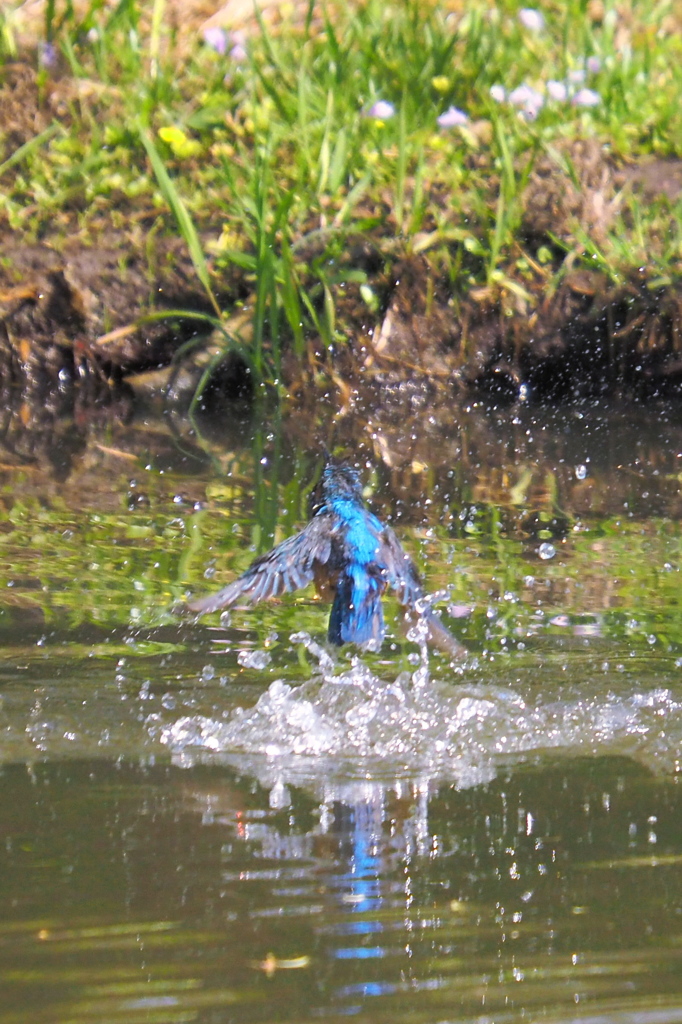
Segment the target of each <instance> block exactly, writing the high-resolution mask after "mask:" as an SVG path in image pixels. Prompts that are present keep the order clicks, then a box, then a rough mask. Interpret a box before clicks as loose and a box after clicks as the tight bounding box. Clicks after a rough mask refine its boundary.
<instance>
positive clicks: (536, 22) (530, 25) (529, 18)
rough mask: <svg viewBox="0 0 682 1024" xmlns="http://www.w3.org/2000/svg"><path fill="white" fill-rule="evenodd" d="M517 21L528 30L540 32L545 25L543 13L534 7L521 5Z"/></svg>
mask: <svg viewBox="0 0 682 1024" xmlns="http://www.w3.org/2000/svg"><path fill="white" fill-rule="evenodd" d="M519 21H520V22H521V24H522V25H523V27H524V28H527V29H528V31H529V32H542V30H543V28H544V27H545V18H544V15H543V14H541V13H540V11H536V10H535V8H534V7H522V8H521V10H520V11H519Z"/></svg>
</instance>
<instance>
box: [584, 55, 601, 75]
mask: <svg viewBox="0 0 682 1024" xmlns="http://www.w3.org/2000/svg"><path fill="white" fill-rule="evenodd" d="M585 66H586V68H587V70H588V71H589V73H590V74H591V75H597V74H599V72H600V71H601V57H588V58H587V60H586V62H585Z"/></svg>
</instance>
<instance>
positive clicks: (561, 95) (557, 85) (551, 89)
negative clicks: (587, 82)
mask: <svg viewBox="0 0 682 1024" xmlns="http://www.w3.org/2000/svg"><path fill="white" fill-rule="evenodd" d="M546 89H547V95H548V96H549V98H550V99H552V100H556V101H557V102H558V103H563V102H564V101H565V100H566V99H567V98H568V89H567V88H566V83H565V82H557V81H556V80H555V79H553V78H550V80H549V81H548V82H547V86H546Z"/></svg>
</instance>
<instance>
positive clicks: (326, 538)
mask: <svg viewBox="0 0 682 1024" xmlns="http://www.w3.org/2000/svg"><path fill="white" fill-rule="evenodd" d="M313 582H314V583H315V585H316V587H317V589H318V591H319V592H320V593H321V594H322V595H329V596H330V597H331V598H332V608H331V613H330V616H329V628H328V631H327V639H328V641H329V643H330V644H333V645H335V646H341V645H343V644H346V643H354V644H360V645H363V644H365V645H368V646H371V647H372V648H373V649H378V648H379V647H380V645H381V642H382V641H383V639H384V636H385V633H386V627H385V623H384V615H383V610H382V604H381V598H382V595H383V594H384V593H385V591H386V590H389V589H390V590H392V591H393V592H394V593H395V594H396V596H397V598H398V601H399V602H400V604H401V605H402V606H403V609H404V612H405V619H406V621H407V622H408V623H410V624H411V623H414V622H415V621H416V620H417V619H418V618H421V619H422V620H423V621H424V622H425V624H426V627H427V639H428V640H429V641H430V642H431V643H432V644H433V645H434V646H436V647H439V648H440V649H441V650H443V651H444V652H445V653H446V654H448V655H450V657H452V658H456V659H458V660H459V659H462V658H463V657H465V656H466V654H467V651H466V648H464V647H463V646H462V644H460V643H459V641H458V640H456V639H455V637H454V636H453V635H452V634H451V633H450V631H449V630H448V629H447V628H446V626H445V625H444V624H443V622H442V621H441V619H440V617H439V616H438V614H437V613H436V612H435V611H434V610H433V609H432V608H431V607H429V606H428V604H426V605H425V606H423V608H421V609H420V608H418V607H417V603H418V602H419V601H420V600H421V599H423V598H424V597H425V596H426V595H425V592H424V589H423V587H422V584H421V581H420V579H419V575H418V573H417V569H416V568H415V565H414V562H413V561H412V560H411V558H410V557H409V555H408V554H407V553H406V552H405V551H404V550H403V548H402V546H401V544H400V541H399V540H398V537H397V536H396V534H395V532H394V531H393V530H392V529H391V527H389V526H385V525H384V524H383V523H382V522H380V520H379V519H377V517H376V516H375V515H374V514H373V513H372V512H370V511H369V509H368V508H367V507H366V505H365V502H364V500H363V496H362V483H361V479H360V474H359V472H358V471H357V470H356V469H355V468H354V467H353V466H351V465H349V464H348V463H345V462H339V461H327V463H326V465H325V467H324V470H323V472H322V479H321V499H320V500H319V501H318V503H317V504H316V506H315V507H314V509H313V516H312V518H311V519H310V521H309V522H308V524H307V525H306V526H305V527H304V529H303V530H301V531H300V533H297V534H294V536H292V537H289V538H288V539H287V540H285V541H282V542H281V543H280V544H277V545H276V547H274V548H272V550H271V551H268V552H266V553H265V554H263V555H260V556H259V557H258V558H256V559H255V560H254V561H253V562H252V563H251V565H250V566H249V568H248V569H247V570H246V572H244V573H243V574H242V575H241V576H239V577H238V578H237V579H236V580H233V582H232V583H228V584H227V586H226V587H223V589H222V590H219V591H218V592H217V593H215V594H210V595H208V596H206V597H200V598H198V599H194V600H190V601H189V602H188V603H187V605H186V607H187V608H188V609H189V610H190V611H192V612H195V613H197V614H200V615H203V614H205V613H208V612H214V611H217V610H218V609H220V608H230V607H233V606H235V605H237V606H241V605H249V604H257V603H258V602H260V601H265V600H268V599H269V598H273V597H278V596H279V595H280V594H283V593H290V592H291V591H294V590H298V589H299V588H301V587H306V586H308V584H310V583H313Z"/></svg>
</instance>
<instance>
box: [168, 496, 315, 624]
mask: <svg viewBox="0 0 682 1024" xmlns="http://www.w3.org/2000/svg"><path fill="white" fill-rule="evenodd" d="M332 526H333V524H331V523H330V521H329V517H327V516H325V515H317V516H315V518H314V519H311V521H310V522H309V523H308V525H307V526H306V527H305V529H304V530H301V532H300V533H297V534H295V535H294V536H293V537H289V539H288V540H285V541H282V543H281V544H278V545H277V546H276V547H274V548H273V549H272V551H268V552H267V554H265V555H261V556H260V557H259V558H256V560H255V561H254V562H252V563H251V565H250V566H249V568H248V569H247V570H246V572H245V573H244V574H243V575H242V576H240V577H239V578H238V579H236V580H234V581H233V582H232V583H228V585H227V586H226V587H223V589H222V590H219V591H218V593H217V594H210V595H209V596H208V597H200V598H198V599H197V600H195V601H189V602H188V604H187V607H188V608H189V609H190V611H193V612H199V613H200V614H203V613H204V612H214V611H217V609H218V608H228V607H230V605H234V604H237V603H238V602H241V601H243V602H244V603H245V604H257V603H258V602H259V601H266V600H268V598H271V597H277V596H278V595H279V594H283V593H288V592H290V591H292V590H297V589H298V588H299V587H306V586H307V585H308V584H309V583H312V581H313V578H314V573H315V566H316V565H325V564H326V563H327V562H328V561H329V558H330V555H331V552H332V543H333V532H332Z"/></svg>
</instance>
